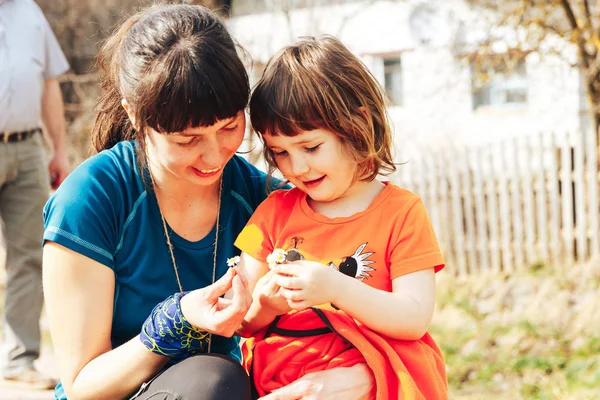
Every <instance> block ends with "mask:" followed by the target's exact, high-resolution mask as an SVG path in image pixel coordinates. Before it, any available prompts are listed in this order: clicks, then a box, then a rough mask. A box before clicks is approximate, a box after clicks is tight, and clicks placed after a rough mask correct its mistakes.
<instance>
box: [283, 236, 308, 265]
mask: <svg viewBox="0 0 600 400" xmlns="http://www.w3.org/2000/svg"><path fill="white" fill-rule="evenodd" d="M302 242H304V238H302V237H299V236H294V237H293V238H292V248H291V249H289V250H288V251H287V253H286V254H285V261H300V260H304V256H303V255H302V253H300V250H298V245H299V244H301V243H302Z"/></svg>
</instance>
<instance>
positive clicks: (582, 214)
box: [393, 133, 600, 274]
mask: <svg viewBox="0 0 600 400" xmlns="http://www.w3.org/2000/svg"><path fill="white" fill-rule="evenodd" d="M598 170H599V168H598V143H597V138H596V135H593V134H588V135H584V134H581V133H578V134H573V135H569V134H566V135H553V134H539V135H534V136H529V137H518V138H514V139H510V140H505V141H502V142H499V143H495V144H490V145H488V146H486V147H481V148H472V149H466V150H465V149H460V150H455V149H443V150H441V151H429V152H427V151H424V152H423V154H417V155H411V158H410V159H409V160H407V162H406V164H404V165H401V166H400V167H399V172H398V173H396V174H395V175H394V178H393V180H394V181H396V182H397V183H398V184H400V185H401V186H403V187H406V188H407V189H409V190H411V191H413V192H415V193H417V194H419V195H420V196H421V197H422V198H423V201H424V203H425V206H426V207H427V210H428V212H429V216H430V218H431V220H432V222H433V225H434V228H435V230H436V233H437V235H438V239H439V241H440V245H441V247H442V250H443V252H444V255H445V257H446V261H447V264H448V266H449V267H451V268H452V270H454V271H455V272H456V273H457V274H477V273H485V272H488V271H496V272H498V271H505V272H511V271H513V270H515V269H519V268H527V267H529V266H532V265H535V264H539V263H546V264H551V265H553V266H556V267H563V266H569V265H571V264H573V263H574V262H585V261H588V260H589V259H591V258H592V257H595V256H597V255H598V254H599V253H600V232H599V207H600V205H599V203H598V183H599V179H598Z"/></svg>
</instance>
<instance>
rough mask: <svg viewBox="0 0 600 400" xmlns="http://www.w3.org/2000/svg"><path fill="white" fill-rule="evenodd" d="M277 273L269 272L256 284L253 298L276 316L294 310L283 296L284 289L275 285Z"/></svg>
mask: <svg viewBox="0 0 600 400" xmlns="http://www.w3.org/2000/svg"><path fill="white" fill-rule="evenodd" d="M276 277H277V273H275V272H274V271H269V272H267V274H266V275H264V276H263V277H261V278H260V279H259V280H258V282H257V283H256V287H255V288H254V293H253V294H252V298H253V299H254V301H257V302H258V303H259V304H260V306H261V308H267V309H269V310H270V311H272V312H273V313H274V314H276V315H281V314H286V313H288V312H289V311H291V310H292V308H291V307H290V306H289V305H288V302H287V299H286V298H285V297H283V296H282V289H281V288H280V287H279V285H277V284H276V283H275V278H276Z"/></svg>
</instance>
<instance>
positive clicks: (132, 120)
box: [121, 99, 137, 129]
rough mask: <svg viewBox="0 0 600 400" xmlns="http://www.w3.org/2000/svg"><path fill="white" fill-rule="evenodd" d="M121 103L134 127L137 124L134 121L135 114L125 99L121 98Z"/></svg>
mask: <svg viewBox="0 0 600 400" xmlns="http://www.w3.org/2000/svg"><path fill="white" fill-rule="evenodd" d="M121 105H122V106H123V108H124V109H125V112H126V113H127V116H128V117H129V120H130V121H131V125H133V127H134V128H135V127H137V125H136V123H135V114H134V113H133V109H132V108H131V106H130V105H129V103H128V102H127V100H125V99H121ZM136 129H137V128H136Z"/></svg>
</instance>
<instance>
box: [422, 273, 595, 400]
mask: <svg viewBox="0 0 600 400" xmlns="http://www.w3.org/2000/svg"><path fill="white" fill-rule="evenodd" d="M532 277H535V279H534V280H532ZM519 279H520V278H519V277H516V278H512V277H511V278H510V279H506V278H505V277H501V276H498V277H484V278H481V277H479V278H468V279H460V280H459V279H455V278H450V279H449V280H447V281H445V282H441V283H440V285H439V286H438V296H437V300H436V302H437V308H436V316H435V317H434V321H433V323H432V326H431V329H430V332H431V334H432V336H433V337H434V339H435V340H436V342H437V343H438V344H439V346H440V348H441V350H442V352H443V354H444V357H445V361H446V364H447V366H448V383H449V387H450V393H451V395H450V398H451V399H454V398H456V399H468V400H471V399H472V400H475V399H485V400H496V399H498V400H499V399H534V400H546V399H548V400H550V399H552V400H579V399H581V400H583V399H585V400H588V399H600V394H599V393H600V392H599V389H598V387H600V332H599V331H598V330H597V329H589V330H585V331H584V330H582V331H581V332H574V331H571V328H572V327H571V325H570V324H569V323H559V322H556V323H551V322H553V321H550V322H544V323H540V322H539V321H540V320H543V318H541V319H540V318H538V317H539V315H536V312H535V309H534V310H533V311H530V314H526V313H524V314H523V315H514V314H515V313H514V312H513V311H512V307H514V304H518V305H523V303H522V302H523V301H530V299H531V298H533V297H535V295H536V294H537V293H540V292H539V291H537V288H534V289H536V290H533V291H532V293H533V294H532V295H531V296H533V297H525V298H515V299H513V302H512V303H510V304H509V305H508V306H506V305H503V304H504V303H502V301H501V300H498V305H497V308H496V309H494V310H493V312H487V313H485V314H484V313H481V312H480V311H479V310H480V308H479V307H478V305H479V302H480V301H489V296H490V293H492V296H493V295H495V294H496V293H501V291H500V290H498V291H490V290H488V291H487V294H485V295H483V294H482V293H484V291H483V290H482V289H483V288H486V287H488V288H489V287H490V285H491V284H492V283H493V284H494V285H495V286H492V287H494V288H495V287H497V286H502V285H511V284H512V285H519V284H520V285H521V286H520V288H523V287H525V288H527V286H523V285H526V284H528V283H529V282H534V284H539V285H540V286H539V287H541V285H542V284H544V281H545V280H546V279H554V280H555V281H556V287H557V288H559V289H558V290H559V291H561V292H563V291H568V293H573V294H575V295H576V294H577V293H578V292H581V291H582V285H585V288H592V289H594V290H598V285H599V282H600V280H599V279H597V277H596V276H593V277H592V279H580V278H578V277H577V276H574V277H571V278H569V279H567V278H565V277H563V276H560V277H557V276H556V273H555V272H554V270H553V269H552V268H549V267H546V266H544V265H541V264H537V263H536V265H535V266H534V268H532V270H531V271H529V272H528V273H526V274H524V276H523V277H522V279H523V282H526V283H525V284H523V283H518V280H519ZM499 282H503V283H502V284H501V285H500V284H499ZM515 282H517V283H515ZM550 283H552V282H550ZM502 287H503V286H502ZM564 294H565V293H563V295H564ZM486 296H487V297H486ZM555 296H557V293H556V292H554V291H549V293H548V299H542V301H543V302H552V301H553V299H554V298H555ZM575 297H576V296H575ZM482 298H483V299H482ZM541 304H546V303H541ZM549 304H552V303H549ZM525 305H527V304H525ZM524 309H526V307H525V308H524ZM563 312H564V313H573V316H574V317H575V311H573V310H572V309H570V308H565V310H559V314H558V315H560V316H561V317H562V316H563V315H562V313H563ZM445 313H449V314H448V317H447V318H445ZM507 315H508V317H507ZM567 317H569V318H570V317H571V316H570V315H567ZM461 318H462V319H461ZM457 319H461V320H457ZM463 320H464V323H461V322H463ZM566 320H567V321H569V319H568V318H567V319H566Z"/></svg>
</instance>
